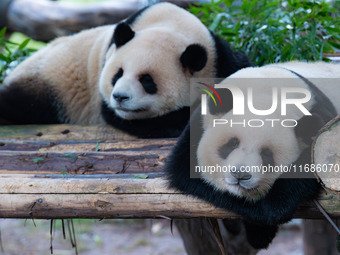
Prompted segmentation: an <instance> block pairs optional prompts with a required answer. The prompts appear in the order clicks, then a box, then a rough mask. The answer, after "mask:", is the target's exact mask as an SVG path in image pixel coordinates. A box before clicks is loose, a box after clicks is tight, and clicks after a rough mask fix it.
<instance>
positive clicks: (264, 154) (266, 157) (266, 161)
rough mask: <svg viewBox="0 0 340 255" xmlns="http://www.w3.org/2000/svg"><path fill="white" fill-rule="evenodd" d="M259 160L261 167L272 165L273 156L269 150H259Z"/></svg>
mask: <svg viewBox="0 0 340 255" xmlns="http://www.w3.org/2000/svg"><path fill="white" fill-rule="evenodd" d="M261 158H262V164H263V165H265V166H266V165H274V156H273V152H272V151H271V149H268V148H264V149H262V150H261Z"/></svg>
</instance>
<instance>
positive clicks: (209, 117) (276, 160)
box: [165, 62, 340, 249]
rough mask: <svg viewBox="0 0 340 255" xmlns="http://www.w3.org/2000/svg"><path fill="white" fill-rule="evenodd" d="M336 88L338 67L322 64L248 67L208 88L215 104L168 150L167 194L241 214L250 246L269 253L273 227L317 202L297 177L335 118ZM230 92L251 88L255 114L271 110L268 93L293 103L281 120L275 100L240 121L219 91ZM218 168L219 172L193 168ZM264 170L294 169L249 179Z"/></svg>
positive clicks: (338, 107)
mask: <svg viewBox="0 0 340 255" xmlns="http://www.w3.org/2000/svg"><path fill="white" fill-rule="evenodd" d="M339 85H340V65H336V64H329V63H322V62H317V63H301V62H288V63H282V64H271V65H267V66H264V67H248V68H245V69H242V70H240V71H238V72H236V73H234V74H233V75H231V76H229V77H228V78H227V79H225V80H224V81H222V82H221V83H220V84H218V85H216V87H215V88H216V92H217V93H218V94H219V96H220V98H221V104H216V105H215V102H213V100H207V101H208V103H207V108H208V109H207V110H206V114H205V115H204V114H202V113H204V111H203V110H202V109H203V107H198V108H197V109H196V110H195V112H194V114H193V115H192V117H191V120H190V123H189V124H188V125H187V126H186V128H185V129H184V131H183V133H182V135H181V136H180V138H179V141H178V143H177V144H176V146H175V147H174V149H173V151H172V153H171V155H170V157H169V159H168V162H167V165H166V167H165V170H166V173H167V176H168V179H169V185H170V187H172V188H175V189H177V190H179V191H181V192H184V193H186V194H190V195H194V196H196V197H198V198H201V199H203V200H205V201H208V202H210V203H212V204H214V205H215V206H217V207H220V208H224V209H227V210H230V211H233V212H236V213H238V214H240V215H241V216H242V217H243V219H244V223H245V228H246V232H247V239H248V241H249V243H250V244H251V245H252V246H253V247H254V248H257V249H260V248H266V247H268V245H269V244H270V242H271V241H272V239H273V238H274V236H275V234H276V232H277V229H278V225H279V224H282V223H285V222H287V221H289V220H290V219H291V218H292V217H293V214H294V212H295V210H296V209H297V207H298V204H299V203H300V202H301V201H305V200H309V199H312V198H315V196H316V195H317V194H318V191H319V189H320V184H319V183H318V182H317V181H316V180H315V178H314V175H313V174H312V173H311V172H308V173H307V172H304V171H302V172H303V173H300V171H299V166H301V165H302V166H304V165H305V164H310V163H311V156H310V154H311V150H310V148H311V143H312V137H313V136H315V135H316V134H317V132H318V130H319V129H320V128H321V127H322V126H324V125H325V124H326V123H327V122H328V121H330V120H331V119H332V118H334V117H335V116H336V115H338V114H339V112H340V98H339V97H340V86H339ZM232 86H233V87H234V88H235V87H236V88H239V89H240V90H241V91H242V92H243V91H247V90H248V92H249V88H251V89H252V102H253V107H254V108H255V109H257V110H263V111H264V110H270V109H272V106H273V105H275V103H273V102H274V99H273V98H275V97H273V95H275V93H274V92H275V91H278V93H277V96H281V97H282V95H283V94H284V91H286V92H287V91H288V92H289V93H286V98H287V99H288V100H292V99H298V103H297V102H296V101H295V103H296V104H293V103H292V101H289V102H290V103H289V104H287V105H286V112H285V114H282V110H283V108H284V105H283V104H281V105H280V103H279V100H277V106H278V107H277V108H276V110H275V111H273V110H271V111H270V114H269V115H259V112H256V111H254V109H252V110H250V108H249V109H247V107H244V112H243V115H242V114H241V112H240V113H238V114H236V113H235V112H234V111H236V110H235V108H236V107H239V105H238V104H235V106H234V100H233V94H232V93H231V90H229V89H225V88H223V87H229V88H231V87H232ZM301 89H302V90H301ZM234 91H235V90H234ZM273 91H274V92H273ZM279 92H280V93H279ZM236 94H237V93H235V95H236ZM244 94H246V93H244ZM238 96H239V98H240V94H238ZM248 96H249V95H248ZM309 96H310V97H309ZM239 98H238V99H235V100H236V102H240V101H239ZM245 98H247V97H245ZM281 99H282V98H281ZM216 101H217V99H216ZM245 101H246V100H245ZM245 105H246V104H245ZM273 109H275V108H273ZM301 109H302V110H304V111H302V110H301ZM306 110H307V111H308V112H309V113H310V114H311V115H308V113H307V112H306ZM254 112H255V113H256V114H254ZM268 113H269V112H268ZM262 114H264V113H263V112H262ZM254 119H255V120H256V121H254ZM268 119H271V120H273V119H275V120H276V121H268ZM250 120H251V122H249V121H250ZM287 120H288V121H287ZM282 121H284V122H283V123H284V125H282ZM231 122H233V123H234V125H231V124H230V123H231ZM249 123H251V124H249ZM190 129H191V131H190ZM190 135H191V137H190ZM217 165H219V166H222V167H223V166H225V170H224V171H216V172H212V171H210V172H209V171H204V168H202V169H203V170H202V171H201V170H200V168H197V167H199V166H217ZM227 166H228V167H229V166H231V167H232V168H229V170H228V168H227ZM270 166H272V167H274V166H276V167H277V168H278V167H280V166H285V167H286V168H289V167H291V168H290V169H294V166H295V167H296V169H297V171H294V170H292V171H290V172H289V171H283V170H280V171H277V170H273V169H274V168H272V170H271V171H267V170H266V171H261V172H256V171H255V170H256V169H261V170H263V169H265V168H264V167H267V169H269V167H270ZM251 167H254V168H253V170H252V171H249V169H252V168H251ZM216 169H217V168H216ZM254 169H255V170H254ZM278 169H279V168H278ZM195 175H196V176H195ZM194 177H197V178H194Z"/></svg>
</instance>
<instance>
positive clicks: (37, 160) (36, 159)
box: [33, 157, 45, 163]
mask: <svg viewBox="0 0 340 255" xmlns="http://www.w3.org/2000/svg"><path fill="white" fill-rule="evenodd" d="M43 161H45V158H43V157H40V158H35V159H33V162H34V163H40V162H43Z"/></svg>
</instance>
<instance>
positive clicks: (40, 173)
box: [0, 125, 340, 218]
mask: <svg viewBox="0 0 340 255" xmlns="http://www.w3.org/2000/svg"><path fill="white" fill-rule="evenodd" d="M175 142H176V139H149V140H144V139H136V138H134V137H131V136H127V135H124V134H122V133H121V132H120V131H117V130H114V129H112V128H110V127H106V126H74V125H47V126H2V127H0V195H1V198H2V202H1V203H0V217H8V218H16V217H20V218H26V217H28V218H30V217H36V218H72V217H79V218H117V217H120V218H125V217H127V218H129V217H136V218H143V217H146V218H150V217H161V216H166V217H178V218H190V217H217V218H221V217H235V215H234V214H231V213H229V212H226V211H223V210H220V209H215V208H213V207H212V206H211V205H209V204H207V203H205V202H203V201H199V200H197V199H194V198H192V197H190V196H185V195H183V194H179V193H178V192H175V191H173V190H169V189H167V187H166V181H165V180H164V178H162V174H159V172H161V171H162V167H163V166H164V163H165V159H166V157H167V155H168V154H169V152H170V150H171V148H172V146H173V145H174V144H175ZM37 158H42V159H41V160H38V161H36V159H37ZM116 173H120V174H116ZM132 173H134V174H132ZM136 174H137V175H136ZM140 178H142V179H140ZM40 199H41V200H40ZM319 201H320V203H321V204H322V205H323V206H324V207H325V209H326V210H327V211H328V212H329V213H330V214H331V215H332V216H333V217H340V200H339V197H338V196H336V195H332V194H326V193H323V194H322V195H321V196H320V198H319ZM32 205H34V206H33V207H32ZM295 217H299V218H300V217H302V218H319V217H320V213H319V212H318V210H317V209H316V208H315V206H314V205H313V204H309V203H306V204H302V205H301V206H300V208H299V210H298V211H297V212H296V215H295Z"/></svg>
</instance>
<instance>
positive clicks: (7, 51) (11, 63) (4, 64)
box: [0, 28, 34, 84]
mask: <svg viewBox="0 0 340 255" xmlns="http://www.w3.org/2000/svg"><path fill="white" fill-rule="evenodd" d="M5 34H6V28H3V29H1V30H0V84H1V83H2V82H3V80H4V79H5V76H6V75H7V74H8V73H9V72H10V71H11V70H13V69H14V68H15V67H16V66H17V65H18V64H19V63H21V62H22V61H23V60H24V59H25V58H26V57H27V56H29V55H30V54H31V53H32V52H33V51H34V50H30V49H28V48H27V44H28V43H29V41H30V39H25V40H24V41H23V42H21V43H19V44H18V43H14V42H12V41H9V40H6V39H5Z"/></svg>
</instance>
